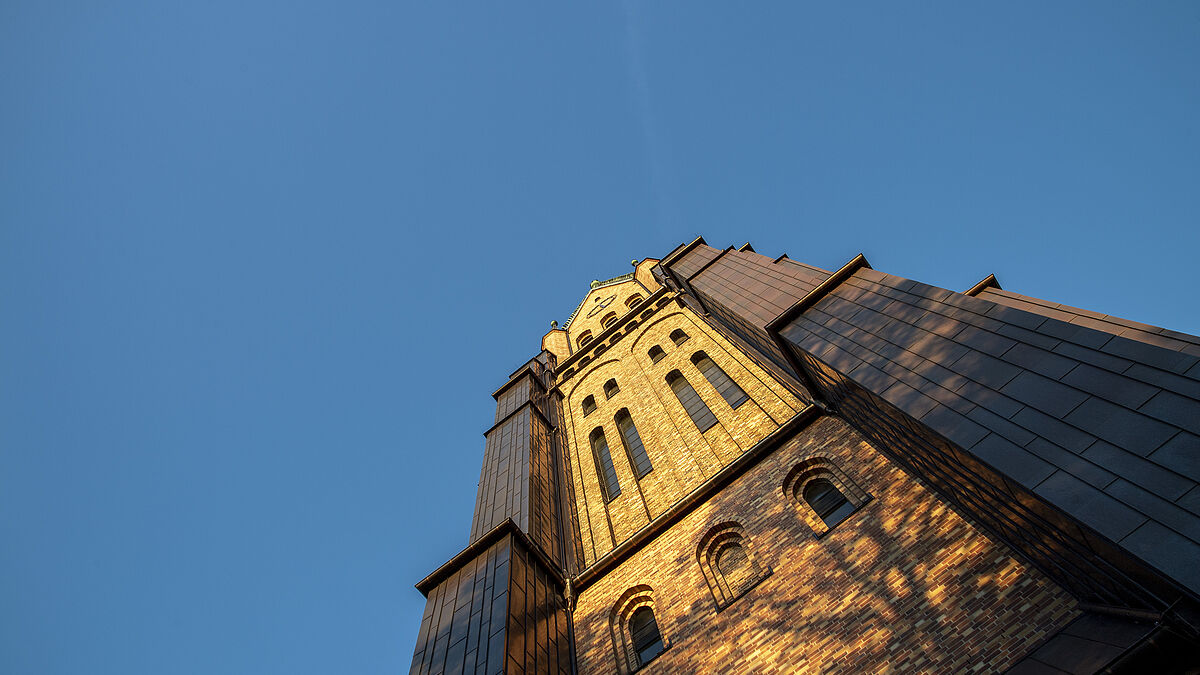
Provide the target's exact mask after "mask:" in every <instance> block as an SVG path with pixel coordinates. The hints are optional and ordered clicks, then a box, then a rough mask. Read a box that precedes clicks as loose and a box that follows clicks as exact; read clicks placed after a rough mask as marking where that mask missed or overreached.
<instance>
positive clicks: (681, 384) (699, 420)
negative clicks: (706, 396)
mask: <svg viewBox="0 0 1200 675" xmlns="http://www.w3.org/2000/svg"><path fill="white" fill-rule="evenodd" d="M667 384H668V385H669V386H670V387H671V391H673V392H675V398H677V399H679V403H680V404H681V405H682V406H683V409H684V410H686V411H687V414H688V416H689V417H691V418H692V421H693V422H695V423H696V428H698V429H700V431H702V432H704V431H708V430H709V429H711V428H712V427H713V425H714V424H716V423H717V417H716V415H713V414H712V411H711V410H709V409H708V406H707V405H705V404H704V400H703V399H701V398H700V395H699V394H697V393H696V390H695V389H693V388H692V385H691V384H689V383H688V381H687V379H686V378H684V376H683V374H682V373H680V372H679V371H678V370H672V371H671V372H669V373H667Z"/></svg>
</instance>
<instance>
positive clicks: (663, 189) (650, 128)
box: [621, 0, 679, 234]
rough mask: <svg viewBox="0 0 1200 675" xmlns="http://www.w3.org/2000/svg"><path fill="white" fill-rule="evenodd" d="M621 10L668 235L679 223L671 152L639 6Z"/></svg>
mask: <svg viewBox="0 0 1200 675" xmlns="http://www.w3.org/2000/svg"><path fill="white" fill-rule="evenodd" d="M621 7H622V9H623V10H624V14H625V63H626V65H627V67H628V69H629V79H630V81H631V84H632V86H633V100H634V105H636V106H637V110H636V112H637V116H638V123H639V125H640V126H641V130H642V136H643V137H644V139H645V143H646V161H647V163H648V164H649V165H650V182H651V185H650V188H651V190H652V191H653V193H654V199H655V202H656V205H657V208H658V219H657V220H658V222H657V223H656V225H657V226H658V230H659V233H660V234H666V233H668V232H670V231H671V230H673V229H674V226H675V225H676V224H677V223H678V215H679V214H678V211H677V209H676V208H675V200H674V195H673V192H674V190H673V189H672V188H673V187H674V186H673V180H672V177H671V175H670V172H669V170H668V167H667V164H668V159H669V157H668V152H667V148H666V143H665V141H664V139H663V137H662V134H661V133H659V131H658V126H657V124H656V122H655V119H654V106H653V104H652V103H651V100H650V82H649V78H648V77H647V75H646V63H645V59H644V58H643V50H642V32H643V31H642V24H643V22H642V19H641V12H640V10H639V8H638V5H637V3H636V2H634V1H633V0H624V2H622V3H621Z"/></svg>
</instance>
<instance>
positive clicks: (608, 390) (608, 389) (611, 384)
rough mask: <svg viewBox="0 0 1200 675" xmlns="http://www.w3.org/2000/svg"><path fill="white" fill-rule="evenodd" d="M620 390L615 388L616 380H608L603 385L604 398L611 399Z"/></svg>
mask: <svg viewBox="0 0 1200 675" xmlns="http://www.w3.org/2000/svg"><path fill="white" fill-rule="evenodd" d="M618 391H621V388H620V387H618V386H617V381H616V380H609V381H608V382H605V383H604V398H612V397H613V396H615V395H616V393H617V392H618Z"/></svg>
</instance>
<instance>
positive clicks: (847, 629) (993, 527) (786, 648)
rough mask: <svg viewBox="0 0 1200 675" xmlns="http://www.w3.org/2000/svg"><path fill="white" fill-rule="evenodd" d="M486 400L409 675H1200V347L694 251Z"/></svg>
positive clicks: (852, 277) (1032, 301) (993, 288)
mask: <svg viewBox="0 0 1200 675" xmlns="http://www.w3.org/2000/svg"><path fill="white" fill-rule="evenodd" d="M493 396H494V397H495V399H496V417H495V423H494V425H493V426H492V427H491V428H490V429H489V430H488V431H487V432H486V434H485V436H486V443H485V450H484V462H483V470H482V472H481V475H480V482H479V489H478V494H477V498H476V507H475V516H474V521H473V523H472V527H471V535H470V541H469V544H468V546H467V547H466V548H465V549H464V550H463V551H462V552H460V553H459V554H458V555H456V556H454V557H453V558H452V559H451V560H450V561H448V562H447V563H446V564H444V565H442V566H441V567H440V568H438V569H437V570H436V571H434V572H433V573H432V574H430V575H429V576H428V577H426V578H425V579H423V580H422V581H421V582H420V583H418V584H417V588H418V589H419V590H420V591H421V592H422V593H423V594H425V596H426V598H427V602H426V608H425V613H424V616H423V617H422V621H421V628H420V632H419V634H418V637H417V644H416V649H415V652H414V655H413V661H412V668H411V671H410V672H411V673H412V674H414V675H415V674H422V675H443V674H444V675H451V674H453V675H458V674H460V673H484V674H487V675H493V674H499V673H509V674H511V673H526V672H528V673H551V674H554V675H559V674H561V675H567V674H571V673H580V674H602V673H603V674H608V673H632V672H634V671H638V672H643V671H644V672H646V673H818V672H846V673H859V672H883V671H887V672H946V673H949V672H1011V673H1057V672H1068V673H1092V672H1131V673H1133V672H1165V673H1170V672H1200V671H1192V670H1191V669H1193V668H1200V656H1198V655H1200V640H1198V636H1200V572H1198V571H1197V570H1198V569H1200V486H1198V485H1197V483H1198V482H1200V338H1196V337H1193V336H1190V335H1184V334H1180V333H1175V332H1172V331H1168V330H1164V329H1161V328H1156V327H1153V326H1147V325H1144V324H1137V323H1134V322H1130V321H1125V320H1123V319H1117V318H1114V317H1110V316H1106V315H1102V314H1098V313H1095V312H1089V311H1084V310H1079V309H1075V308H1071V307H1066V306H1063V305H1059V304H1056V303H1052V302H1047V301H1044V300H1039V299H1036V298H1031V297H1026V296H1021V295H1017V294H1015V293H1011V292H1008V291H1005V290H1002V289H1001V288H1000V286H999V284H998V283H996V281H995V279H994V278H993V277H990V276H989V277H988V278H987V279H985V280H984V281H982V282H980V283H979V284H977V285H976V286H975V287H973V288H971V289H969V290H967V291H966V292H964V293H956V292H953V291H949V290H945V289H939V288H934V287H932V286H927V285H925V284H921V283H918V282H915V281H911V280H907V279H901V278H899V277H894V276H890V275H887V274H882V273H879V272H876V271H875V270H873V269H871V267H870V266H869V265H868V264H867V262H866V260H865V259H863V258H862V256H858V257H856V258H855V259H854V260H851V261H850V262H849V263H847V264H846V265H845V266H843V267H842V268H841V269H839V270H837V271H834V272H829V271H826V270H822V269H819V268H815V267H812V266H809V265H805V264H801V263H797V262H794V261H792V260H790V259H788V258H787V256H780V257H778V258H774V259H772V258H769V257H766V256H763V255H759V254H758V253H756V252H754V250H753V249H752V248H751V247H750V246H749V245H748V244H747V245H745V246H743V247H741V248H739V249H734V248H732V247H730V248H727V249H724V250H719V249H714V248H712V247H709V246H708V245H707V244H706V243H705V242H704V240H703V239H697V240H695V241H693V242H691V243H689V244H686V245H683V246H680V247H678V248H677V249H675V250H674V251H672V252H671V253H670V254H669V255H667V256H666V257H665V258H663V259H662V260H656V259H646V260H643V261H641V262H637V261H635V264H634V269H633V271H632V272H631V273H629V274H626V275H625V276H622V277H617V278H614V279H610V280H608V281H604V282H593V284H592V287H591V289H590V290H589V291H588V293H587V295H586V296H585V297H584V298H583V301H582V302H581V303H580V304H579V306H578V307H577V308H576V310H575V312H574V313H572V315H571V317H570V318H569V319H568V320H567V321H566V323H565V324H564V326H563V327H561V328H559V327H557V326H555V327H554V328H553V329H552V330H551V331H550V332H549V333H547V334H546V336H545V337H544V338H543V340H542V350H541V352H540V353H539V354H538V355H537V356H535V357H534V358H533V359H531V360H530V361H528V362H527V363H526V364H525V365H523V366H522V367H521V368H519V369H518V370H517V371H516V372H514V373H513V374H512V375H511V376H510V377H509V379H508V382H506V383H505V384H504V385H503V386H501V387H500V388H499V389H498V390H497V391H496V392H495V393H494V394H493Z"/></svg>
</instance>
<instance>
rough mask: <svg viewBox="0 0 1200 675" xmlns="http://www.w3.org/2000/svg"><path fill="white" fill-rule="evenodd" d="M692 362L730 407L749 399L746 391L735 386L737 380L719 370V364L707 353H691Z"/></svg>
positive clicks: (735, 406)
mask: <svg viewBox="0 0 1200 675" xmlns="http://www.w3.org/2000/svg"><path fill="white" fill-rule="evenodd" d="M692 363H694V364H696V370H699V371H700V373H701V374H702V375H704V379H706V380H708V383H709V384H711V385H712V386H713V389H716V390H717V393H719V394H721V398H723V399H725V402H726V403H728V404H729V407H730V408H737V407H738V406H740V405H741V404H743V403H745V402H746V401H749V400H750V397H749V396H747V395H746V392H744V391H742V388H741V387H739V386H737V382H734V381H733V379H731V378H730V377H729V376H728V375H726V374H725V371H723V370H721V367H720V366H718V365H717V364H715V363H713V360H712V359H710V358H708V354H705V353H704V352H696V353H695V354H693V355H692Z"/></svg>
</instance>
